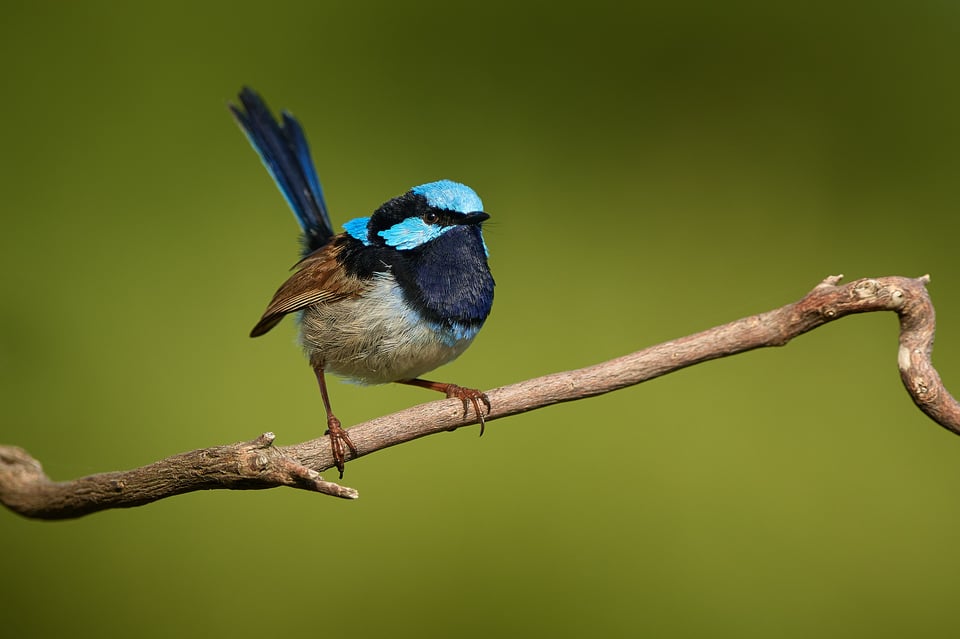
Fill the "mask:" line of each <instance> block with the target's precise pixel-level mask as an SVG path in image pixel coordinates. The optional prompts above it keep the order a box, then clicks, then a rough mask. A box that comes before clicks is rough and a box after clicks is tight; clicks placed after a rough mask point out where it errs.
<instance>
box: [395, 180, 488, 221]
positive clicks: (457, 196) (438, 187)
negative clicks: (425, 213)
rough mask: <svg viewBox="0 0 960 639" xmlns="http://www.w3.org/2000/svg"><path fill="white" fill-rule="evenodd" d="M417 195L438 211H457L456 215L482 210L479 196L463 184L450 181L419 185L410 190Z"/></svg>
mask: <svg viewBox="0 0 960 639" xmlns="http://www.w3.org/2000/svg"><path fill="white" fill-rule="evenodd" d="M410 190H411V191H413V192H414V193H416V194H417V195H422V196H423V197H424V198H426V200H427V204H429V205H430V206H435V207H436V208H438V209H446V210H448V211H457V212H458V213H474V212H476V211H482V210H483V202H481V201H480V196H479V195H477V193H476V192H475V191H474V190H473V189H471V188H470V187H469V186H467V185H465V184H460V183H459V182H454V181H452V180H440V181H439V182H430V183H429V184H421V185H420V186H415V187H413V188H412V189H410Z"/></svg>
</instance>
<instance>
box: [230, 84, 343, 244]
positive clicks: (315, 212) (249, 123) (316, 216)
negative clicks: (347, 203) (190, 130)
mask: <svg viewBox="0 0 960 639" xmlns="http://www.w3.org/2000/svg"><path fill="white" fill-rule="evenodd" d="M239 98H240V104H241V106H242V108H240V107H237V106H235V105H233V104H231V105H230V111H231V112H232V113H233V117H234V118H235V119H236V120H237V123H238V124H239V125H240V128H241V129H243V132H244V133H245V134H246V135H247V139H248V140H250V144H252V145H253V148H254V149H255V150H256V152H257V153H258V154H260V159H261V160H263V165H264V166H265V167H267V171H269V172H270V175H271V176H273V179H274V181H275V182H276V183H277V186H278V187H280V192H281V193H283V197H284V198H286V200H287V204H289V205H290V208H291V209H293V212H294V214H295V215H296V216H297V221H298V222H300V228H302V229H303V242H304V250H303V252H304V255H306V254H308V253H311V252H312V251H315V250H316V249H318V248H320V247H322V246H324V245H325V244H326V243H327V242H329V241H330V238H331V237H333V225H332V224H330V216H329V214H328V213H327V204H326V202H325V201H324V199H323V189H322V188H321V187H320V180H319V179H318V178H317V170H316V169H315V168H314V167H313V160H311V159H310V148H309V147H308V146H307V138H306V137H305V136H304V135H303V129H302V128H300V123H299V122H297V121H296V119H295V118H294V117H293V116H292V115H290V114H289V113H287V112H284V113H283V114H282V117H283V120H282V123H281V122H277V120H276V119H274V117H273V115H272V114H271V113H270V109H269V107H267V103H266V102H264V101H263V98H261V97H260V96H259V95H257V93H256V92H255V91H253V90H252V89H250V88H248V87H244V88H243V90H242V91H240V95H239Z"/></svg>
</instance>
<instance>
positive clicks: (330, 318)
mask: <svg viewBox="0 0 960 639" xmlns="http://www.w3.org/2000/svg"><path fill="white" fill-rule="evenodd" d="M474 333H475V332H473V331H471V332H470V334H468V335H461V334H456V335H454V334H453V333H452V331H450V330H445V329H444V328H442V327H438V326H433V325H431V323H429V322H427V321H425V320H424V319H423V318H422V317H421V316H420V314H419V313H417V312H416V311H415V310H413V309H411V308H410V307H408V306H407V305H406V303H405V302H404V300H403V293H402V291H401V290H400V287H399V286H398V285H397V283H396V281H395V280H394V279H393V276H392V275H391V274H389V273H381V274H378V275H377V276H375V278H374V282H373V287H372V289H371V290H370V292H369V293H366V294H365V295H363V296H362V297H358V298H353V299H346V300H341V301H337V302H332V303H327V304H321V305H318V306H311V307H309V308H306V309H304V311H303V312H302V313H301V317H300V339H301V342H302V343H303V348H304V350H305V351H306V353H307V356H308V357H309V358H310V361H311V363H312V364H314V365H316V364H321V365H322V366H323V367H324V370H327V371H330V372H332V373H334V374H336V375H341V376H343V377H348V378H350V379H353V380H355V381H359V382H362V383H365V384H383V383H386V382H395V381H398V380H402V379H411V378H414V377H419V376H420V375H423V374H424V373H426V372H428V371H431V370H433V369H434V368H437V367H438V366H442V365H443V364H446V363H447V362H450V361H452V360H454V359H456V358H457V357H459V356H460V354H461V353H463V351H464V350H466V348H467V347H468V346H469V345H470V343H471V342H472V341H473V335H474Z"/></svg>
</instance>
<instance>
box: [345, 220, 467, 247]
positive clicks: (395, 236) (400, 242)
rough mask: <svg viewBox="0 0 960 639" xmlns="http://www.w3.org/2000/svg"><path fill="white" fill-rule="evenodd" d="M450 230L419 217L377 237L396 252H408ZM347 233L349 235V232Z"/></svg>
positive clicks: (392, 227)
mask: <svg viewBox="0 0 960 639" xmlns="http://www.w3.org/2000/svg"><path fill="white" fill-rule="evenodd" d="M452 228H453V227H452V226H439V225H437V224H427V223H426V222H424V221H423V220H422V219H420V218H419V217H408V218H407V219H405V220H404V221H402V222H398V223H397V224H394V225H393V226H391V227H390V228H388V229H387V230H385V231H380V232H379V233H377V235H379V236H380V237H382V238H383V240H384V241H385V242H386V243H387V246H392V247H393V248H395V249H397V250H398V251H409V250H410V249H415V248H417V247H418V246H422V245H424V244H426V243H427V242H429V241H430V240H435V239H437V238H438V237H440V236H441V235H443V234H444V233H446V232H447V231H449V230H450V229H452ZM347 232H348V233H349V230H348V231H347ZM351 235H352V234H351ZM354 237H356V236H354ZM358 239H359V238H358Z"/></svg>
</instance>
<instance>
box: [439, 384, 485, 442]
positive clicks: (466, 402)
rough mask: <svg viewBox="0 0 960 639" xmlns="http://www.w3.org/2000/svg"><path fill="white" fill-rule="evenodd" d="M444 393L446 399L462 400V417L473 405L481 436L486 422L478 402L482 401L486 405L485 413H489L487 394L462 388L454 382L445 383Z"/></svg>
mask: <svg viewBox="0 0 960 639" xmlns="http://www.w3.org/2000/svg"><path fill="white" fill-rule="evenodd" d="M444 393H446V395H447V398H448V399H459V400H460V401H461V402H463V416H464V417H466V416H467V413H468V412H469V411H470V406H471V404H472V405H473V412H474V414H475V415H476V416H477V421H479V422H480V436H481V437H482V436H483V429H484V427H485V426H486V425H487V422H486V420H485V419H484V418H483V410H481V408H480V403H481V402H483V405H484V406H486V407H487V415H489V414H490V410H491V406H490V399H489V398H488V397H487V394H486V393H484V392H481V391H478V390H476V389H474V388H464V387H463V386H457V385H456V384H447V387H446V388H445V389H444Z"/></svg>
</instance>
